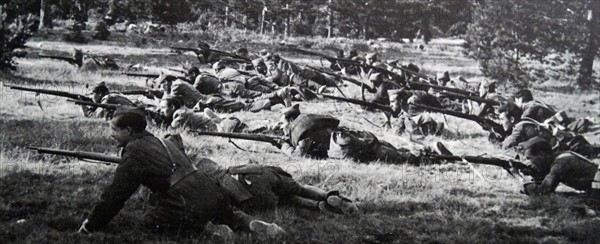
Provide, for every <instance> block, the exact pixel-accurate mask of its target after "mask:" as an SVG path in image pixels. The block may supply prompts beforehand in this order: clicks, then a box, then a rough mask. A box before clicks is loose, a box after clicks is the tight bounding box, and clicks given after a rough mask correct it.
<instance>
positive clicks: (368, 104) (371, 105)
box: [319, 94, 393, 114]
mask: <svg viewBox="0 0 600 244" xmlns="http://www.w3.org/2000/svg"><path fill="white" fill-rule="evenodd" d="M319 95H320V96H322V97H324V98H329V99H333V100H338V101H344V102H349V103H354V104H358V105H362V106H365V107H369V108H376V109H379V110H381V111H383V112H387V113H390V114H391V113H393V111H392V107H390V106H386V105H382V104H379V103H372V102H367V101H363V100H358V99H352V98H345V97H336V96H331V95H327V94H319Z"/></svg>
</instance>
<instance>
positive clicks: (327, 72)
mask: <svg viewBox="0 0 600 244" xmlns="http://www.w3.org/2000/svg"><path fill="white" fill-rule="evenodd" d="M306 67H307V68H309V69H312V70H315V71H317V72H321V73H324V74H328V75H331V76H333V77H335V78H337V79H340V80H345V81H348V82H350V83H352V84H355V85H357V86H361V87H365V89H367V91H369V92H371V93H373V92H376V90H375V89H374V88H372V87H371V86H369V85H367V84H365V83H363V82H362V81H359V80H355V79H353V78H350V77H346V76H341V75H339V74H336V73H333V72H329V71H327V70H324V69H319V68H316V67H312V66H309V65H306Z"/></svg>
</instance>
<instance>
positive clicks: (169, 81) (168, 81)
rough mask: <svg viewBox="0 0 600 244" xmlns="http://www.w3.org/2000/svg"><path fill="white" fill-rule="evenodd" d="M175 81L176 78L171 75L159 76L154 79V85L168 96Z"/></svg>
mask: <svg viewBox="0 0 600 244" xmlns="http://www.w3.org/2000/svg"><path fill="white" fill-rule="evenodd" d="M176 79H177V77H175V76H172V75H166V74H160V76H159V77H158V78H156V80H155V84H158V86H160V88H162V90H163V91H164V92H165V94H169V93H171V85H173V81H175V80H176Z"/></svg>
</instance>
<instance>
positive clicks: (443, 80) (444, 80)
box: [438, 71, 450, 86]
mask: <svg viewBox="0 0 600 244" xmlns="http://www.w3.org/2000/svg"><path fill="white" fill-rule="evenodd" d="M438 81H440V83H441V84H442V86H446V83H448V82H449V81H450V73H449V72H448V71H445V72H444V74H442V77H440V78H439V79H438Z"/></svg>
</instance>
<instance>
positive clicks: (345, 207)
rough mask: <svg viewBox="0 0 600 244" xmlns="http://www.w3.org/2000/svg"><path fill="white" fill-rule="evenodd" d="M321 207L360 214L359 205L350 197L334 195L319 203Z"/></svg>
mask: <svg viewBox="0 0 600 244" xmlns="http://www.w3.org/2000/svg"><path fill="white" fill-rule="evenodd" d="M319 208H321V209H322V210H326V211H330V212H333V213H338V214H352V215H354V214H358V213H359V212H358V207H357V206H356V204H354V203H352V201H350V199H348V198H345V197H341V196H337V195H333V196H329V197H327V200H326V201H324V202H320V203H319Z"/></svg>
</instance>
